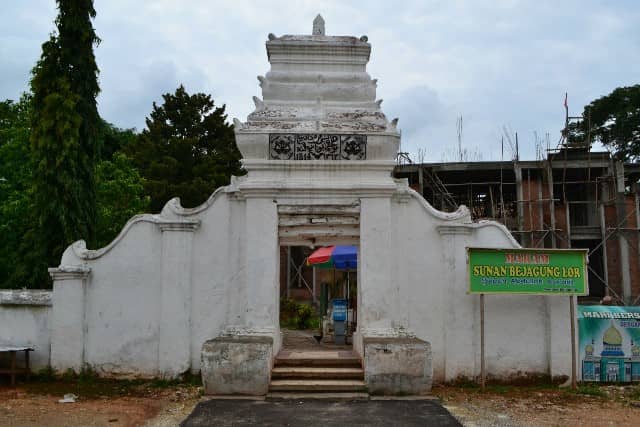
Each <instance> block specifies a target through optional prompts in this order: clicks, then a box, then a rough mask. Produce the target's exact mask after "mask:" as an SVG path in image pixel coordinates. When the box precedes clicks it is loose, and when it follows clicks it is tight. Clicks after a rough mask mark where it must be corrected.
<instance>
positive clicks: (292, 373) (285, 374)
mask: <svg viewBox="0 0 640 427" xmlns="http://www.w3.org/2000/svg"><path fill="white" fill-rule="evenodd" d="M271 378H273V379H295V378H319V379H325V380H328V379H356V380H363V379H364V369H362V368H359V367H358V368H343V367H310V366H280V367H275V368H273V369H272V370H271Z"/></svg>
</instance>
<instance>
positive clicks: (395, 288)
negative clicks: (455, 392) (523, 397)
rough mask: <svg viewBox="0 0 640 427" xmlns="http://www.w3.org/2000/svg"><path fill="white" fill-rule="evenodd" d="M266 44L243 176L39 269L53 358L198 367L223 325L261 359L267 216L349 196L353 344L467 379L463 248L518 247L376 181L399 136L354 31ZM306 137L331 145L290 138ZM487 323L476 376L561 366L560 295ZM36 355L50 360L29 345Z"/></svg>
mask: <svg viewBox="0 0 640 427" xmlns="http://www.w3.org/2000/svg"><path fill="white" fill-rule="evenodd" d="M318 28H320V27H318ZM318 31H320V30H319V29H318ZM323 31H324V29H323ZM266 45H267V55H268V58H269V62H270V64H271V69H270V71H269V72H268V73H267V74H266V76H264V77H262V76H259V77H258V80H259V81H260V86H261V87H262V93H263V99H259V98H255V99H254V101H255V104H256V110H255V111H254V112H253V113H252V114H250V115H249V117H248V120H247V122H246V123H241V122H240V121H238V120H235V129H236V140H237V143H238V147H239V149H240V151H241V152H242V154H243V157H244V158H243V163H244V166H245V168H246V170H247V171H248V174H247V175H246V176H243V177H240V178H234V179H233V180H232V183H231V185H229V186H227V187H225V188H221V189H218V190H217V191H216V192H215V193H213V194H212V196H211V197H210V198H209V200H208V201H207V202H206V203H204V204H203V205H202V206H200V207H198V208H194V209H184V208H182V207H181V206H180V202H179V200H178V199H173V200H171V201H169V202H168V203H167V205H166V206H165V207H164V209H163V211H162V213H160V214H159V215H140V216H136V217H134V218H132V219H131V220H130V221H129V222H128V223H127V225H126V226H125V227H124V229H123V230H122V232H121V233H120V235H119V236H118V237H117V238H116V239H115V240H114V241H113V242H112V243H111V244H109V245H108V246H106V247H105V248H102V249H98V250H88V249H86V247H85V244H84V242H82V241H79V242H76V243H74V244H73V245H72V246H70V247H69V248H68V249H67V250H66V251H65V253H64V255H63V257H62V260H61V263H60V266H59V267H58V268H56V269H52V270H51V274H52V277H53V278H54V289H53V307H51V310H52V313H51V320H50V322H49V323H50V328H51V333H50V337H51V365H52V366H53V367H54V368H56V369H61V370H64V369H67V368H72V369H76V370H78V369H80V368H82V366H84V365H85V364H86V365H89V366H91V367H92V368H93V369H95V370H96V371H97V372H99V373H100V374H103V375H110V376H165V377H175V376H177V375H179V374H180V373H182V372H185V371H192V372H198V371H199V370H200V367H201V359H200V357H201V350H202V346H203V344H204V343H205V341H207V340H211V339H214V338H217V337H221V336H222V337H224V336H227V337H245V336H249V337H251V336H266V337H271V338H272V339H273V343H274V344H273V351H272V352H271V353H269V354H273V355H274V356H275V355H276V354H277V352H278V350H279V348H280V343H281V337H280V331H279V323H278V310H279V301H278V293H279V283H278V280H279V265H278V262H279V256H278V248H279V244H280V241H279V237H278V236H279V226H278V224H279V213H278V212H279V209H281V208H282V207H286V206H288V207H293V208H294V209H295V208H296V207H298V208H300V209H306V210H307V211H309V212H317V213H318V215H321V214H322V212H323V211H326V210H327V209H333V210H336V211H340V209H345V210H349V212H354V209H355V208H359V218H360V229H359V242H358V244H359V247H360V253H359V257H360V259H359V261H360V262H359V265H360V268H359V271H358V275H359V276H358V283H359V289H358V310H359V313H358V330H357V332H356V338H355V340H354V341H355V343H354V347H355V349H356V351H358V352H359V353H360V354H362V352H363V338H367V337H382V338H394V337H396V338H403V339H404V338H407V339H411V338H412V337H417V338H419V339H421V340H424V341H427V342H428V343H430V345H431V354H432V357H433V360H432V365H433V378H434V380H435V381H436V382H437V381H449V380H455V379H456V378H459V377H474V376H477V375H479V371H480V360H479V352H480V350H479V314H478V297H477V296H471V295H467V294H466V289H467V283H466V252H465V247H466V246H482V247H507V248H511V247H518V245H517V243H516V242H515V240H514V239H513V238H512V236H511V235H510V234H509V233H508V231H507V230H506V229H505V228H504V227H503V226H501V225H500V224H498V223H493V222H481V223H472V222H471V219H470V214H469V212H468V210H467V209H466V208H465V207H461V208H460V209H459V210H458V211H457V212H454V213H443V212H439V211H436V210H435V209H434V208H433V207H431V206H430V205H429V204H428V203H427V202H426V201H425V200H424V199H423V198H422V197H421V196H420V195H418V194H417V193H416V192H414V191H413V190H411V189H410V188H409V187H408V184H407V182H406V181H405V180H395V179H393V178H392V171H393V167H394V157H395V154H396V152H397V151H398V147H399V143H400V133H399V131H398V130H397V128H396V125H397V120H393V121H389V120H387V118H386V116H385V115H384V114H383V113H382V111H381V109H380V104H381V100H378V101H376V99H375V95H376V80H372V79H371V77H370V76H369V75H368V74H367V72H366V64H367V62H368V60H369V55H370V50H371V46H370V44H369V43H368V42H367V39H366V37H362V38H355V37H346V36H340V37H333V36H326V35H324V34H319V35H313V36H308V35H306V36H288V35H286V36H282V37H276V36H275V35H269V40H268V41H267V43H266ZM309 135H311V136H312V137H313V138H316V137H317V136H318V135H325V136H331V135H336V138H337V139H333V140H331V138H329V137H328V139H325V140H324V141H329V142H327V143H326V144H325V143H324V142H322V143H318V144H316V143H313V144H311V143H310V144H308V145H305V144H302V143H301V144H298V143H297V142H296V143H294V142H293V141H299V140H300V138H306V137H308V136H309ZM365 138H366V139H365ZM289 141H291V144H289ZM330 141H338V142H339V144H340V145H339V148H338V149H339V153H338V154H337V155H336V156H337V157H327V156H334V154H331V153H334V152H333V151H331V150H332V149H333V148H332V147H334V146H332V145H331V144H332V143H331V142H330ZM354 141H355V142H356V144H355V145H349V144H351V143H353V142H354ZM358 141H360V142H358ZM362 141H366V142H365V145H366V147H365V145H362V144H361V142H362ZM296 144H298V145H296ZM314 144H315V145H314ZM357 144H360V145H357ZM336 147H338V146H337V145H336ZM363 148H365V149H366V154H365V153H364V152H363V150H362V149H363ZM294 149H295V150H296V151H295V153H294V151H293V150H294ZM289 150H291V151H289ZM314 150H315V151H314ZM327 153H329V154H327ZM314 155H317V156H318V157H313V159H312V160H310V159H309V158H308V157H305V156H314ZM296 156H301V157H300V158H299V159H296V158H297V157H296ZM337 158H339V159H337ZM354 207H355V208H354ZM299 230H300V231H299V232H298V233H297V234H296V235H295V236H293V237H291V239H292V240H290V241H291V242H292V241H296V242H297V243H298V244H309V245H316V246H318V245H322V244H325V243H327V244H328V243H332V242H341V241H342V240H348V239H352V238H353V236H352V237H349V236H346V235H345V231H344V230H341V229H339V228H332V227H329V226H326V225H322V224H310V225H309V226H307V227H300V228H299ZM345 236H346V237H345ZM356 239H357V237H356ZM356 241H357V240H356ZM282 242H284V240H283V241H282ZM46 310H49V309H46ZM14 312H15V309H14V308H7V306H6V305H1V304H0V319H2V320H4V321H3V322H0V328H9V326H7V325H12V327H14V328H22V329H21V332H23V335H24V336H25V337H27V338H25V339H28V338H29V337H36V338H34V340H36V341H38V342H39V343H40V342H45V341H46V337H44V336H43V332H42V328H43V323H42V322H45V321H44V320H42V319H45V318H47V315H45V314H38V315H37V316H39V317H38V319H40V320H38V321H36V320H33V321H31V323H29V322H26V323H25V324H24V326H21V324H22V323H23V322H22V320H21V319H23V318H24V316H25V315H22V314H20V315H18V314H15V315H14V314H12V313H14ZM29 315H30V316H36V315H35V314H29ZM45 323H46V322H45ZM2 330H3V331H4V329H2ZM486 332H487V344H486V350H487V366H488V373H489V375H490V376H495V377H501V378H506V377H511V376H516V375H524V374H529V373H536V374H552V375H554V376H558V375H567V374H568V373H569V372H570V366H571V365H570V362H571V361H570V346H569V318H568V301H567V299H566V298H558V297H540V296H514V297H498V296H488V297H487V298H486ZM16 339H17V338H16ZM247 341H250V340H247ZM263 341H264V340H263ZM267 341H269V340H267ZM260 342H262V341H260ZM39 347H40V346H39ZM36 354H37V357H39V360H41V361H42V360H44V359H46V358H47V357H48V354H47V352H46V349H44V348H43V349H42V350H41V349H40V348H39V349H38V352H37V353H36Z"/></svg>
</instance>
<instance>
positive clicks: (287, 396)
mask: <svg viewBox="0 0 640 427" xmlns="http://www.w3.org/2000/svg"><path fill="white" fill-rule="evenodd" d="M293 399H295V400H348V401H354V400H369V395H368V394H367V393H352V392H334V393H331V392H327V393H303V392H278V391H276V392H273V393H268V394H267V397H266V400H293Z"/></svg>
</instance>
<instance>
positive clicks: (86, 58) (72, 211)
mask: <svg viewBox="0 0 640 427" xmlns="http://www.w3.org/2000/svg"><path fill="white" fill-rule="evenodd" d="M57 3H58V10H59V14H58V17H57V18H56V26H57V33H54V34H52V35H51V36H50V38H49V40H48V41H47V42H45V43H44V44H43V45H42V56H41V58H40V60H39V61H38V63H37V64H36V66H35V68H34V70H33V78H32V80H31V90H32V93H33V114H32V122H31V123H32V126H31V158H32V164H33V182H32V184H33V203H34V212H35V214H36V216H37V217H36V218H35V219H34V226H35V229H34V230H32V233H30V234H29V236H28V238H26V239H25V248H24V252H23V254H24V255H25V256H30V257H32V256H35V257H36V259H37V265H31V266H30V267H29V268H27V269H26V271H23V272H22V275H23V276H25V277H22V279H23V280H25V281H27V282H30V283H36V282H40V283H41V282H42V281H43V280H47V279H46V277H47V274H46V269H45V267H46V266H51V265H57V263H58V262H59V259H60V256H61V254H62V251H63V250H64V249H65V248H66V247H67V245H69V244H70V243H72V242H73V241H75V240H77V239H81V238H84V239H86V240H87V241H88V242H89V244H90V245H91V244H92V243H93V242H94V238H95V221H96V197H95V176H94V172H95V166H96V162H97V158H98V154H99V130H100V125H101V121H100V118H99V116H98V110H97V106H96V97H97V95H98V92H99V87H98V80H97V79H98V67H97V65H96V61H95V57H94V54H93V47H94V45H96V44H97V43H98V42H99V39H98V38H97V36H96V34H95V31H94V29H93V26H92V23H91V19H92V18H94V17H95V10H94V8H93V1H92V0H58V1H57ZM32 239H33V240H32ZM38 251H39V253H38V254H36V252H38Z"/></svg>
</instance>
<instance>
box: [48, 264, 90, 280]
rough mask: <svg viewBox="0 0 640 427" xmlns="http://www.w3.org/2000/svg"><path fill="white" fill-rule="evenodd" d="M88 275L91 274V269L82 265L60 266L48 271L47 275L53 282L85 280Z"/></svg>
mask: <svg viewBox="0 0 640 427" xmlns="http://www.w3.org/2000/svg"><path fill="white" fill-rule="evenodd" d="M89 273H91V268H89V267H86V266H83V265H79V266H75V265H61V266H60V267H57V268H50V269H49V275H50V276H51V278H52V279H53V280H54V281H59V280H77V279H86V278H87V277H88V276H89Z"/></svg>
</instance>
